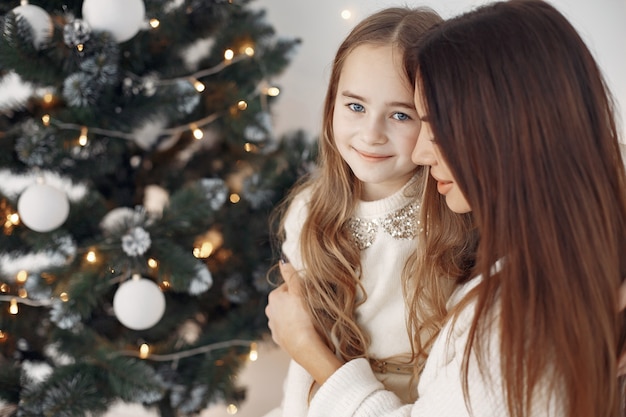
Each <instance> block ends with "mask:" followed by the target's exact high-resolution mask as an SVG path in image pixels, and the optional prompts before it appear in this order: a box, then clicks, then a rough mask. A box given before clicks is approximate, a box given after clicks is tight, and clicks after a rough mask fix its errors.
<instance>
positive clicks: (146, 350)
mask: <svg viewBox="0 0 626 417" xmlns="http://www.w3.org/2000/svg"><path fill="white" fill-rule="evenodd" d="M149 355H150V346H148V344H147V343H142V344H141V346H139V358H141V359H146V358H147V357H148V356H149Z"/></svg>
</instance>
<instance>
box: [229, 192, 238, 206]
mask: <svg viewBox="0 0 626 417" xmlns="http://www.w3.org/2000/svg"><path fill="white" fill-rule="evenodd" d="M229 200H230V202H231V203H233V204H237V203H238V202H239V201H240V200H241V197H239V194H231V195H230V197H229Z"/></svg>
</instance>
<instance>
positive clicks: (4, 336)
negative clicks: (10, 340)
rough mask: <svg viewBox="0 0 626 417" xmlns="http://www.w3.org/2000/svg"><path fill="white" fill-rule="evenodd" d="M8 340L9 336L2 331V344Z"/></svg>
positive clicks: (0, 331) (0, 340)
mask: <svg viewBox="0 0 626 417" xmlns="http://www.w3.org/2000/svg"><path fill="white" fill-rule="evenodd" d="M6 340H7V334H6V333H5V332H3V331H2V330H0V343H1V342H4V341H6Z"/></svg>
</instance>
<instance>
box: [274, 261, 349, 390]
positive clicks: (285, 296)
mask: <svg viewBox="0 0 626 417" xmlns="http://www.w3.org/2000/svg"><path fill="white" fill-rule="evenodd" d="M280 272H281V274H282V276H283V280H284V283H283V284H281V285H280V286H279V287H278V288H276V289H274V290H273V291H272V292H270V294H269V298H268V304H267V307H265V315H266V316H267V318H268V326H269V328H270V331H271V332H272V339H274V342H276V343H277V344H278V345H279V346H280V347H282V348H283V349H284V350H285V351H286V352H287V353H288V354H289V355H290V356H291V358H292V359H293V360H295V361H296V362H298V363H299V364H300V365H301V366H302V367H303V368H304V369H306V370H307V371H308V372H309V373H310V374H311V376H312V377H313V378H314V379H315V380H316V381H317V382H318V383H319V384H323V383H324V382H325V381H326V379H328V377H329V376H330V375H332V374H333V373H334V372H335V371H336V370H337V369H339V368H340V367H341V365H342V362H341V361H340V360H339V359H338V358H337V357H336V356H335V355H334V354H333V352H332V351H331V350H330V349H329V348H328V347H327V346H326V345H325V344H324V342H323V340H322V338H321V337H320V335H319V334H318V333H317V331H316V330H315V327H314V325H313V320H312V318H311V316H310V314H309V311H308V310H307V308H306V306H305V302H304V299H303V298H302V293H301V290H300V285H301V281H300V277H299V276H298V273H297V272H296V271H295V269H294V268H293V266H292V265H291V264H289V263H281V265H280Z"/></svg>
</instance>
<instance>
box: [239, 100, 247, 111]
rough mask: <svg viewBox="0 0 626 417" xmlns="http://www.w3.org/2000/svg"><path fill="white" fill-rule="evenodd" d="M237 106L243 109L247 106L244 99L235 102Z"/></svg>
mask: <svg viewBox="0 0 626 417" xmlns="http://www.w3.org/2000/svg"><path fill="white" fill-rule="evenodd" d="M237 108H238V109H239V110H245V109H247V108H248V103H246V102H245V101H244V100H240V101H239V102H238V103H237Z"/></svg>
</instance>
